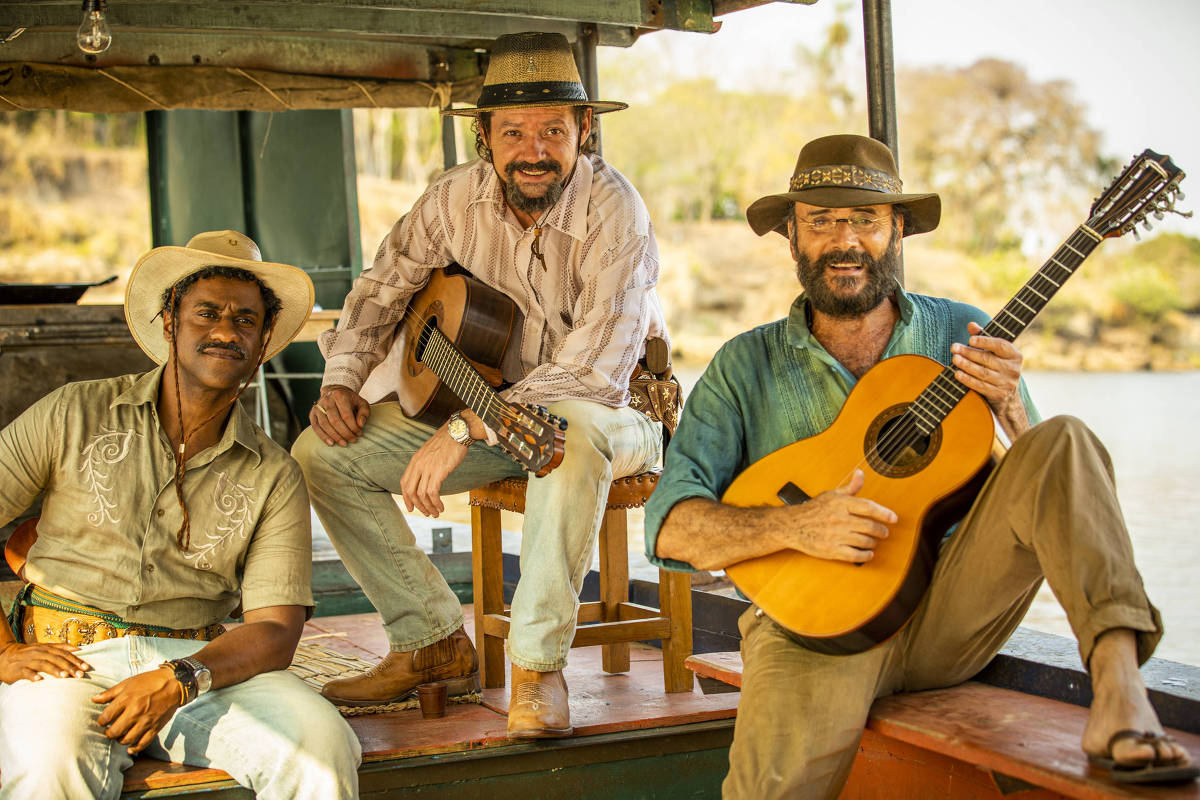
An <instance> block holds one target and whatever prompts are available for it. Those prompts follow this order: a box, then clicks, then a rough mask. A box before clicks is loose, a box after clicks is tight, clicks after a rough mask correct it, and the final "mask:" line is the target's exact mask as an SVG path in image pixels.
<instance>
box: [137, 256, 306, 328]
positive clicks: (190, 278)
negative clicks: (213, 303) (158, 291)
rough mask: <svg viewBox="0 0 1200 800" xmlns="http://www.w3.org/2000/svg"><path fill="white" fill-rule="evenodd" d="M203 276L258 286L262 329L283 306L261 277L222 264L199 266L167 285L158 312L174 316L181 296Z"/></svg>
mask: <svg viewBox="0 0 1200 800" xmlns="http://www.w3.org/2000/svg"><path fill="white" fill-rule="evenodd" d="M205 278H228V279H229V280H233V281H244V282H246V283H253V284H256V285H257V286H258V291H259V293H260V294H261V295H262V301H263V326H262V329H263V330H264V331H265V330H268V329H269V328H270V327H271V326H272V325H274V324H275V317H276V316H278V315H279V311H280V310H281V309H282V308H283V303H282V302H281V301H280V299H279V296H278V295H277V294H275V292H273V291H271V287H270V286H267V285H266V284H265V283H263V281H262V278H260V277H258V276H257V275H255V274H254V273H253V272H251V271H250V270H248V269H242V268H241V267H228V266H223V265H215V264H214V265H210V266H207V267H201V268H200V269H198V270H196V271H195V272H193V273H191V274H190V275H185V276H184V277H182V278H180V279H179V280H177V281H175V283H174V284H173V285H171V286H168V287H167V288H166V289H165V290H164V291H163V295H162V308H160V309H159V312H160V313H162V314H170V315H171V316H172V317H174V316H175V315H176V314H178V313H179V304H180V303H181V302H183V296H184V295H185V294H187V293H188V291H189V290H190V289H191V288H192V287H193V286H195V285H196V283H197V282H198V281H202V280H204V279H205Z"/></svg>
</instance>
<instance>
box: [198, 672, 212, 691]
mask: <svg viewBox="0 0 1200 800" xmlns="http://www.w3.org/2000/svg"><path fill="white" fill-rule="evenodd" d="M211 688H212V673H211V672H209V669H208V667H201V668H200V669H198V670H196V690H197V694H204V693H205V692H207V691H208V690H209V689H211Z"/></svg>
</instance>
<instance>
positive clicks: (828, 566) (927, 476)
mask: <svg viewBox="0 0 1200 800" xmlns="http://www.w3.org/2000/svg"><path fill="white" fill-rule="evenodd" d="M1183 177H1184V175H1183V172H1181V171H1180V170H1179V168H1178V167H1176V166H1175V165H1174V164H1173V163H1171V160H1170V158H1168V157H1166V156H1161V155H1159V154H1157V153H1154V152H1152V151H1150V150H1146V151H1145V152H1143V153H1142V154H1141V155H1140V156H1138V157H1137V158H1135V159H1134V160H1133V162H1132V163H1131V164H1130V165H1129V166H1128V167H1127V168H1126V169H1125V170H1124V171H1123V172H1122V173H1121V174H1120V175H1119V176H1118V177H1117V178H1116V179H1115V180H1114V181H1113V183H1112V185H1110V186H1109V187H1108V188H1107V189H1106V190H1105V191H1104V193H1103V194H1102V195H1101V196H1100V198H1099V199H1097V200H1096V201H1095V203H1094V204H1093V205H1092V208H1091V216H1090V218H1089V219H1088V221H1087V222H1086V223H1084V224H1083V225H1080V226H1079V227H1078V228H1077V229H1076V230H1075V232H1074V233H1073V234H1071V236H1070V237H1069V238H1068V239H1067V240H1066V241H1065V242H1064V243H1063V244H1062V245H1061V246H1060V247H1059V248H1058V250H1057V251H1056V252H1055V254H1054V256H1053V257H1051V258H1050V260H1049V261H1047V262H1046V263H1045V264H1044V265H1042V267H1041V269H1039V270H1038V272H1037V273H1036V274H1035V275H1034V276H1033V277H1032V278H1030V279H1029V281H1027V282H1026V283H1025V285H1024V286H1023V287H1022V288H1021V290H1020V291H1019V292H1017V294H1016V296H1015V297H1013V298H1012V299H1011V300H1010V301H1009V302H1008V304H1007V305H1005V306H1004V309H1003V310H1002V311H1001V312H1000V313H999V314H997V315H996V316H995V317H993V318H992V320H991V321H990V322H989V323H988V324H987V326H986V327H985V328H984V331H983V335H984V336H992V337H997V338H1001V339H1007V340H1009V341H1012V340H1013V339H1015V338H1016V337H1017V335H1018V334H1020V333H1021V332H1022V331H1023V330H1024V329H1025V328H1026V327H1028V325H1029V324H1030V323H1031V322H1032V321H1033V319H1034V317H1035V316H1037V314H1038V312H1039V311H1041V309H1042V308H1043V307H1044V306H1045V305H1046V303H1047V302H1049V300H1050V298H1051V297H1053V296H1054V294H1055V293H1056V292H1057V291H1058V289H1059V288H1060V287H1061V286H1062V285H1063V283H1064V282H1065V281H1066V280H1067V279H1068V278H1070V277H1071V275H1073V274H1074V273H1075V271H1076V269H1078V268H1079V265H1080V264H1082V263H1083V260H1084V259H1085V258H1087V256H1088V255H1089V254H1090V253H1091V252H1092V250H1094V249H1095V248H1096V246H1097V245H1098V244H1100V242H1101V241H1103V240H1104V239H1105V238H1110V237H1116V236H1121V235H1123V234H1125V233H1128V232H1130V231H1133V230H1134V229H1135V227H1136V226H1137V225H1138V224H1146V226H1147V228H1148V227H1149V223H1148V222H1147V220H1146V217H1147V215H1149V214H1153V215H1155V216H1156V217H1158V218H1160V219H1161V218H1162V214H1163V212H1164V211H1175V209H1174V203H1175V201H1176V200H1178V199H1182V197H1183V194H1182V192H1180V190H1179V182H1180V181H1181V180H1182V179H1183ZM1176 213H1179V212H1176ZM954 372H955V370H954V368H953V367H947V366H943V365H942V364H940V363H938V362H936V361H933V360H931V359H928V358H924V357H922V356H917V355H902V356H896V357H893V358H888V359H884V360H883V361H881V362H879V363H878V364H876V365H875V366H874V367H873V368H872V369H870V370H869V371H868V372H867V373H866V374H865V375H863V377H862V378H861V379H860V380H859V382H858V383H857V385H856V386H855V387H854V390H853V391H852V392H851V393H850V396H849V397H848V398H847V399H846V403H845V405H844V406H843V407H842V410H841V411H840V413H839V414H838V417H837V419H836V420H834V422H833V424H832V425H831V426H830V427H829V428H827V429H826V430H825V431H822V432H821V433H819V434H817V435H816V436H812V437H809V438H807V439H801V440H800V441H798V442H795V443H793V444H790V445H787V446H785V447H782V448H780V449H779V450H776V451H775V452H773V453H770V454H769V455H767V456H764V457H763V458H761V459H759V460H758V461H756V462H755V463H753V464H751V465H750V466H749V467H748V468H747V469H746V470H745V471H744V472H742V473H741V474H740V475H739V476H738V477H737V479H736V480H734V482H733V483H732V484H731V485H730V486H729V489H728V490H726V492H725V494H724V496H723V497H722V498H721V499H722V502H725V503H729V504H730V505H735V506H743V507H751V506H780V505H785V504H788V505H794V504H798V503H803V502H805V501H806V500H808V499H809V498H810V497H814V496H816V495H817V494H819V493H821V492H823V491H827V490H830V489H834V488H836V487H838V486H840V485H842V484H843V483H844V482H845V481H846V479H847V478H849V476H850V474H851V473H852V472H853V471H854V470H855V469H861V470H862V471H863V473H864V475H865V477H866V482H865V484H864V486H863V488H862V490H861V491H860V492H859V493H858V494H859V496H860V497H867V498H870V499H872V500H874V501H876V502H877V503H879V504H881V505H883V506H885V507H887V508H890V509H891V510H893V511H894V512H896V514H897V516H898V517H899V521H898V522H897V523H896V524H894V525H892V526H890V529H889V530H890V532H889V535H888V538H887V539H885V540H883V541H881V542H880V543H879V544H878V546H877V547H876V548H875V555H874V557H873V558H872V560H870V561H868V562H866V563H864V564H861V565H856V564H852V563H850V562H846V561H835V560H829V559H821V558H815V557H812V556H808V555H805V554H803V553H800V552H798V551H796V550H784V551H780V552H777V553H772V554H770V555H767V556H763V557H760V558H753V559H749V560H747V561H743V562H741V563H738V564H734V565H731V566H729V567H728V568H727V569H726V572H727V573H728V575H729V577H730V579H731V580H732V581H733V582H734V584H735V585H736V586H737V587H738V588H739V589H740V590H741V591H742V592H743V593H744V594H745V595H746V596H747V597H749V598H750V600H752V601H753V602H754V603H755V604H756V605H757V606H758V607H759V608H761V609H762V610H763V611H764V612H765V613H766V614H767V615H768V616H770V617H771V619H773V620H774V621H775V622H777V623H778V624H780V625H781V626H783V627H784V628H786V629H787V630H789V631H791V633H792V634H793V635H794V636H795V637H796V638H797V639H799V640H800V641H801V642H802V643H803V644H804V645H805V646H807V647H809V648H810V649H812V650H816V651H818V652H822V653H830V654H850V653H858V652H862V651H864V650H867V649H869V648H871V647H874V646H875V645H877V644H879V643H881V642H883V641H884V640H886V639H887V638H888V637H890V636H892V635H893V634H894V633H896V631H898V630H900V628H901V627H903V625H904V624H905V623H906V622H907V621H908V619H909V618H910V617H911V616H912V614H913V612H914V611H915V610H916V607H917V605H918V603H920V601H921V598H922V597H923V596H924V594H925V590H926V589H927V588H928V586H929V581H930V578H931V576H932V573H933V567H934V563H935V561H936V559H937V549H938V545H939V544H940V542H941V541H942V538H943V536H944V534H945V533H946V532H947V531H948V530H949V529H950V527H952V526H953V525H954V524H956V523H957V522H958V521H959V520H961V519H962V517H963V516H964V515H965V513H966V511H967V510H968V509H969V508H970V505H971V503H972V502H974V499H975V496H976V495H977V494H978V492H979V490H980V488H981V487H982V485H983V482H984V481H985V480H986V478H987V476H988V474H989V473H990V470H991V468H992V466H994V458H993V455H992V454H993V442H994V438H995V427H994V422H993V418H992V414H991V411H990V409H989V408H988V405H987V403H986V401H984V399H983V397H982V396H980V395H979V394H977V393H975V392H973V391H971V390H969V389H968V388H967V387H966V386H964V385H963V384H961V383H959V382H958V381H957V380H955V378H954Z"/></svg>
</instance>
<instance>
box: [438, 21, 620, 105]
mask: <svg viewBox="0 0 1200 800" xmlns="http://www.w3.org/2000/svg"><path fill="white" fill-rule="evenodd" d="M551 106H590V107H591V108H592V110H593V111H594V112H595V113H597V114H604V113H606V112H608V111H620V110H621V109H623V108H629V106H628V104H626V103H617V102H613V101H610V100H589V99H588V96H587V92H586V91H584V88H583V81H581V80H579V69H578V68H577V67H576V66H575V57H574V56H573V55H572V54H571V45H570V43H569V42H568V41H567V37H565V36H563V35H562V34H561V33H539V32H536V31H533V32H529V33H510V34H507V35H505V36H501V37H499V38H498V39H496V42H495V44H493V45H492V54H491V58H490V59H489V60H488V68H487V74H486V75H484V76H483V89H481V90H480V92H479V100H478V102H476V104H475V107H474V108H448V109H445V110H444V111H442V114H453V115H455V116H459V117H475V116H478V115H479V114H480V112H483V111H499V110H501V109H506V108H548V107H551Z"/></svg>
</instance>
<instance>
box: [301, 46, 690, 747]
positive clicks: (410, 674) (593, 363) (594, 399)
mask: <svg viewBox="0 0 1200 800" xmlns="http://www.w3.org/2000/svg"><path fill="white" fill-rule="evenodd" d="M624 107H625V106H624V104H622V103H615V102H604V101H598V100H593V99H590V98H589V97H588V96H587V94H586V93H585V92H584V89H583V86H582V84H581V83H580V80H579V74H578V72H577V70H576V67H575V62H574V60H573V58H572V55H571V48H570V46H569V44H568V43H567V40H566V39H565V38H564V37H563V36H561V35H560V34H550V33H520V34H513V35H507V36H502V37H500V38H499V39H497V40H496V42H495V46H494V47H493V48H492V51H491V60H490V61H489V64H488V69H487V74H486V76H485V78H484V86H483V90H482V91H481V93H480V96H479V102H478V103H477V104H476V106H475V107H474V108H468V109H454V110H452V111H448V112H446V113H449V114H461V115H469V116H472V117H474V118H475V120H476V123H477V143H476V146H477V150H478V152H479V156H480V157H479V159H478V160H476V161H472V162H470V163H468V164H463V165H461V166H459V167H456V168H454V169H451V170H449V171H448V172H446V173H445V174H443V175H442V176H440V177H439V178H437V179H435V180H434V181H433V183H432V184H431V185H430V186H429V188H428V189H427V190H426V191H425V193H424V194H423V195H422V196H421V198H420V199H419V200H417V202H416V204H415V205H414V206H413V208H412V210H411V211H409V213H408V214H406V215H405V216H404V217H402V218H401V219H400V221H399V222H397V223H396V225H395V227H394V228H393V229H392V231H391V233H390V234H388V236H387V238H386V239H384V241H383V244H382V246H381V247H380V249H379V253H378V255H377V256H376V258H375V265H374V267H373V268H372V269H370V270H367V271H366V272H364V273H363V274H362V276H361V277H360V278H359V279H358V280H357V281H356V282H355V284H354V288H353V290H352V291H351V292H350V295H349V296H348V297H347V298H346V303H345V308H344V313H343V314H342V317H341V321H340V323H339V325H338V327H337V330H336V331H332V332H330V333H328V334H326V335H325V336H324V337H323V339H322V341H321V349H322V352H323V353H324V354H325V358H326V365H325V378H324V385H323V388H322V390H321V398H320V401H319V402H318V403H317V404H316V406H315V407H314V408H313V409H312V412H311V413H310V414H309V420H310V421H311V422H312V428H310V429H309V430H308V431H306V432H305V433H304V434H303V435H302V436H301V437H300V439H299V440H298V441H297V443H296V445H295V447H294V448H293V454H294V455H295V456H296V458H297V459H298V460H299V461H300V464H301V466H302V467H303V468H304V473H305V476H306V477H307V479H308V484H309V493H310V494H311V496H312V501H313V506H314V508H315V509H316V511H317V514H318V515H319V516H320V518H321V521H322V523H323V525H324V527H325V530H326V531H327V532H328V533H329V537H330V539H332V540H333V543H334V545H335V546H336V547H337V549H338V552H339V553H340V554H341V556H342V560H343V562H344V563H345V564H346V566H347V568H348V569H349V570H350V573H351V574H352V575H353V576H354V578H355V580H357V581H358V583H359V584H360V585H361V586H362V587H363V590H364V591H365V593H366V595H367V597H369V598H370V599H371V602H372V603H374V605H375V607H376V608H377V609H379V611H380V613H381V614H382V615H383V623H384V627H385V629H386V631H387V635H388V640H389V642H390V645H391V652H390V653H389V655H388V656H387V658H386V659H385V660H384V661H383V662H382V663H381V664H380V665H379V666H378V667H377V668H376V669H374V670H372V671H371V672H370V673H368V674H366V675H363V676H359V677H355V678H349V679H345V680H339V681H334V682H332V683H330V684H328V685H327V686H326V687H325V689H324V693H325V695H326V697H329V698H330V699H331V700H334V701H335V702H337V703H339V704H343V705H359V706H362V705H376V704H378V703H383V702H391V701H393V700H398V699H401V698H404V697H407V696H409V695H411V694H413V693H414V692H415V690H416V688H417V686H418V685H419V684H421V683H425V682H429V681H444V682H445V683H447V684H448V687H449V691H450V693H451V694H460V695H462V694H469V693H471V692H473V691H474V690H475V689H477V688H478V686H479V673H478V664H477V658H476V654H475V650H474V647H473V646H472V644H471V641H470V639H469V638H468V637H467V635H466V633H465V632H464V631H463V629H462V624H463V615H462V609H461V607H460V605H459V601H458V599H457V598H456V597H455V595H454V593H453V592H452V591H451V590H450V588H449V586H447V584H446V581H445V580H444V579H443V578H442V576H441V574H440V573H439V572H438V571H437V570H436V569H435V568H434V567H433V565H432V564H431V563H430V561H429V559H428V557H427V556H426V555H425V554H424V553H423V552H422V551H421V549H420V548H419V547H417V546H416V545H415V543H414V540H413V535H412V532H411V531H410V529H409V527H408V524H407V523H406V522H405V520H404V517H403V515H402V514H401V513H400V510H399V508H398V507H397V505H396V503H395V502H394V501H393V499H392V495H393V494H398V495H402V496H403V499H404V504H405V506H406V507H407V509H408V510H409V511H413V510H416V511H419V512H420V513H422V514H425V515H428V516H437V515H438V513H440V512H441V511H442V510H443V505H442V501H441V500H440V495H443V494H450V493H456V492H463V491H466V490H468V489H472V488H475V487H478V486H481V485H484V484H487V483H489V482H491V481H493V480H497V479H500V478H504V477H507V476H525V475H526V473H525V472H524V470H523V469H522V468H521V467H520V466H518V465H517V464H516V463H514V461H513V460H512V459H511V458H509V457H508V456H507V455H506V454H505V453H504V452H503V451H502V450H501V449H500V448H499V447H497V446H495V444H494V443H495V438H494V435H493V434H492V432H490V431H488V430H487V429H486V426H485V425H484V424H483V423H482V421H481V420H480V419H479V418H477V417H476V416H475V415H474V414H473V413H471V412H470V411H469V410H464V411H463V412H462V414H461V416H460V415H459V414H458V413H455V414H452V415H451V416H450V418H449V419H447V421H446V423H445V424H442V425H441V426H439V427H436V428H435V427H430V426H427V425H425V424H422V423H419V422H416V421H412V420H409V419H406V418H405V417H404V414H403V413H402V412H401V410H400V407H399V405H398V404H397V403H395V402H377V401H380V400H381V399H383V398H385V397H387V396H388V395H391V394H393V393H394V392H395V391H396V387H397V385H398V381H399V379H400V375H401V372H402V370H403V368H404V364H403V355H402V351H401V348H400V346H398V344H397V337H396V328H397V324H398V323H399V322H400V321H401V320H402V318H403V315H404V312H405V309H406V308H407V306H408V303H409V299H410V298H411V297H412V295H413V294H414V293H415V292H416V291H417V290H419V289H420V288H422V287H423V286H424V285H425V284H426V283H427V282H428V281H429V278H430V275H431V273H432V272H433V270H440V269H442V268H444V267H446V266H448V265H450V264H451V263H455V262H456V263H458V264H460V265H462V266H463V267H465V268H466V269H467V270H468V271H469V272H470V273H471V274H472V275H473V276H474V277H475V278H476V279H478V280H480V281H482V282H483V283H485V284H487V285H489V286H491V287H493V288H495V289H498V290H499V291H501V292H503V293H504V294H506V295H508V296H509V297H510V298H511V299H512V300H513V301H514V303H515V304H516V305H517V307H518V308H519V309H520V311H521V313H522V314H523V323H522V325H521V328H520V330H519V331H517V332H516V340H517V341H516V343H515V344H514V346H513V347H512V349H511V350H510V352H509V353H508V354H507V357H506V360H505V365H504V376H503V377H504V379H505V380H506V381H507V382H509V383H510V384H511V385H509V386H508V387H507V388H505V389H503V391H502V392H501V394H502V396H503V397H504V398H505V399H506V400H508V401H510V402H516V403H526V404H533V405H540V406H548V407H549V408H550V410H551V411H552V412H554V413H556V414H558V415H559V416H561V417H564V418H565V419H567V420H568V422H569V428H568V429H567V433H566V455H565V458H564V459H563V461H562V464H561V465H560V466H558V467H557V468H556V469H555V470H554V471H553V472H551V473H550V474H549V475H548V476H546V477H544V478H539V479H537V480H531V481H530V482H529V489H528V493H527V499H526V507H527V511H526V514H525V519H524V532H523V533H524V535H523V536H522V545H521V549H522V552H521V580H520V583H519V584H518V586H517V589H516V596H515V597H514V599H513V603H512V627H511V632H510V635H509V639H508V654H509V657H510V659H511V661H512V664H513V669H512V702H511V703H510V706H509V712H508V732H509V735H510V736H513V737H548V736H565V735H568V734H570V733H571V732H572V728H571V722H570V711H569V706H568V698H567V686H566V682H565V681H564V680H563V675H562V668H563V666H564V665H565V664H566V660H567V652H568V648H569V647H570V644H571V640H572V637H573V634H574V630H575V621H576V615H577V611H578V592H579V589H580V586H581V582H582V580H583V576H584V574H585V573H586V572H587V569H588V565H589V564H590V562H591V553H592V549H593V546H594V543H595V539H596V534H597V531H598V530H599V526H600V522H601V518H602V516H603V511H604V506H605V499H606V496H607V492H608V486H609V483H610V481H611V480H612V479H613V478H615V477H621V476H624V475H630V474H634V473H637V472H639V471H641V470H644V469H646V468H647V467H648V465H652V464H653V463H654V462H655V460H656V459H657V458H658V456H659V450H660V449H661V436H660V424H659V422H657V421H654V420H652V419H650V418H649V417H648V416H646V415H644V414H642V413H640V412H638V411H635V410H633V408H631V407H630V377H631V375H632V374H633V373H634V370H635V368H636V367H637V366H638V361H639V358H640V357H641V356H642V355H643V352H644V349H645V344H644V343H645V342H646V340H647V339H649V338H652V337H653V338H657V339H660V340H665V338H666V330H665V327H664V324H663V315H662V310H661V307H660V305H659V301H658V297H657V295H656V292H655V284H656V283H657V281H658V269H659V268H658V247H657V245H656V243H655V239H654V230H653V228H652V227H651V224H650V219H649V216H648V215H647V213H646V207H645V204H644V203H643V202H642V199H641V197H639V196H638V193H637V191H636V190H634V188H633V187H632V186H631V185H630V184H629V182H628V181H627V180H625V178H624V177H622V176H621V175H620V174H619V173H618V172H617V171H616V170H615V169H613V168H612V167H611V166H609V165H608V164H606V163H605V162H604V160H603V159H601V158H600V157H599V156H598V155H596V154H595V152H594V148H593V146H592V131H593V127H594V116H595V114H598V113H603V112H607V111H615V110H617V109H620V108H624ZM370 403H375V404H374V405H371V404H370Z"/></svg>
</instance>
